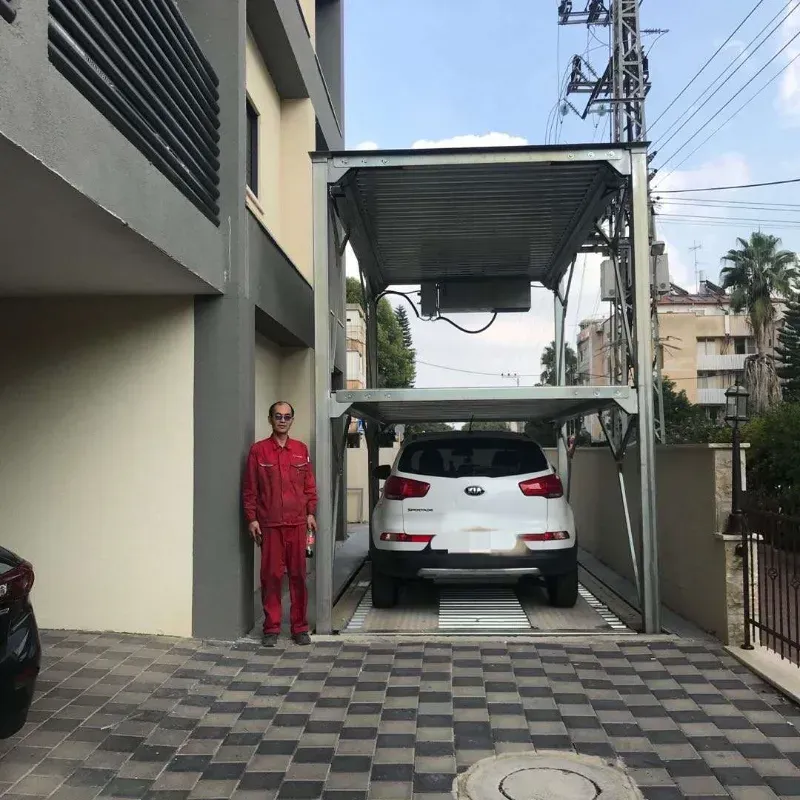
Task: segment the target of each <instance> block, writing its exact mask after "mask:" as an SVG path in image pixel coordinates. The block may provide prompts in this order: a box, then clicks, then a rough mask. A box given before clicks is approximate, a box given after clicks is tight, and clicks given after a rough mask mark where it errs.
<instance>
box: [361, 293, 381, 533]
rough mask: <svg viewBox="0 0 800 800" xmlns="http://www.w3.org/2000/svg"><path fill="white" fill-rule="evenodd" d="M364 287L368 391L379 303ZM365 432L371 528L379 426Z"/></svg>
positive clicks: (373, 382)
mask: <svg viewBox="0 0 800 800" xmlns="http://www.w3.org/2000/svg"><path fill="white" fill-rule="evenodd" d="M363 285H364V305H365V306H366V312H367V341H366V342H365V345H366V351H367V353H366V355H367V389H375V388H377V386H378V301H377V300H375V298H374V297H373V294H372V288H371V286H370V284H369V281H363ZM364 432H365V436H364V438H365V439H366V443H367V497H368V503H369V519H370V526H371V524H372V510H373V509H374V508H375V505H376V504H377V502H378V495H379V491H380V486H379V482H378V479H377V478H375V477H374V472H375V470H376V469H377V467H378V464H379V463H380V449H379V442H378V432H379V431H378V425H377V423H375V422H373V421H371V420H370V421H368V422H367V423H366V424H365V425H364Z"/></svg>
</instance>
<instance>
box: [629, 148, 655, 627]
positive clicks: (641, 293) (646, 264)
mask: <svg viewBox="0 0 800 800" xmlns="http://www.w3.org/2000/svg"><path fill="white" fill-rule="evenodd" d="M647 183H648V176H647V151H646V150H645V149H642V150H635V151H633V152H632V153H631V185H632V197H631V201H632V203H631V204H632V211H633V225H632V234H633V247H632V256H633V258H632V262H633V264H632V266H633V299H634V304H633V305H634V329H635V337H636V373H635V374H636V391H637V394H638V400H639V416H638V425H639V469H640V481H641V498H642V621H643V623H644V632H645V633H660V632H661V600H660V592H659V582H658V577H659V572H658V537H657V509H656V473H655V461H656V445H655V430H654V423H655V402H654V401H655V394H654V381H653V336H652V323H651V319H650V310H651V300H652V271H651V269H650V241H649V233H650V231H649V214H650V211H649V203H648V188H647Z"/></svg>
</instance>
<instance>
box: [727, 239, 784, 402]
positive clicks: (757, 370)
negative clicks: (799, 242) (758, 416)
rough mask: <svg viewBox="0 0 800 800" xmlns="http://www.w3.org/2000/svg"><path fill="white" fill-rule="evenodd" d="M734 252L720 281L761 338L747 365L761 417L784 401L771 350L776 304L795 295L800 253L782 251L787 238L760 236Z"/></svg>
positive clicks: (752, 397) (748, 381)
mask: <svg viewBox="0 0 800 800" xmlns="http://www.w3.org/2000/svg"><path fill="white" fill-rule="evenodd" d="M737 243H738V247H736V248H734V249H731V250H729V251H728V252H727V253H726V254H725V255H724V256H723V257H722V261H723V262H725V263H726V266H725V267H723V269H722V271H721V273H720V278H721V279H722V286H723V288H724V289H726V290H728V291H730V296H731V307H732V308H733V310H734V311H736V312H740V311H747V315H748V317H749V318H750V326H751V328H752V329H753V336H754V337H755V340H756V354H755V355H753V356H750V357H749V358H748V359H747V360H746V362H745V376H744V380H745V385H746V386H747V388H748V390H749V391H750V402H751V406H752V409H753V411H754V412H755V413H762V412H764V411H766V410H768V409H769V408H771V407H772V406H774V405H776V404H777V403H779V402H780V401H781V389H780V382H779V380H778V374H777V372H776V370H775V363H774V359H773V358H772V356H771V355H770V354H769V353H768V352H767V351H768V347H769V339H770V335H771V333H772V330H773V328H774V324H775V305H774V300H775V299H776V298H778V297H788V296H790V295H791V293H792V291H793V289H794V286H795V283H796V281H797V278H798V269H797V255H796V254H795V253H792V252H791V251H789V250H780V249H779V247H780V244H781V240H780V239H779V238H778V237H777V236H772V235H770V234H767V233H761V232H754V233H751V234H750V239H749V240H748V239H742V238H739V239H737Z"/></svg>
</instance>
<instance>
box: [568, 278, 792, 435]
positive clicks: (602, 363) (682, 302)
mask: <svg viewBox="0 0 800 800" xmlns="http://www.w3.org/2000/svg"><path fill="white" fill-rule="evenodd" d="M782 308H783V307H782V304H781V303H777V302H776V324H775V329H774V330H773V332H772V335H771V336H770V339H769V347H770V348H771V349H774V346H775V343H776V335H777V331H778V330H779V328H780V325H781V320H782ZM658 326H659V338H660V344H659V348H658V354H659V358H660V359H661V368H662V374H663V375H664V376H665V377H667V378H669V379H670V380H672V381H674V382H675V389H676V391H681V390H684V391H685V392H686V395H687V397H688V398H689V400H690V401H691V402H692V403H696V404H697V405H700V406H702V407H703V408H705V409H706V411H707V413H708V415H709V417H711V418H712V419H716V418H717V416H718V415H719V414H720V413H721V412H722V410H723V409H724V406H725V390H726V389H727V388H728V387H729V386H731V385H733V384H735V383H737V382H739V383H741V382H742V380H743V377H744V362H745V359H746V358H747V356H748V355H752V354H753V353H755V351H756V350H755V338H754V336H753V332H752V330H751V328H750V324H749V321H748V317H747V313H746V312H740V313H736V312H734V311H733V309H732V308H731V304H730V297H729V296H728V295H727V294H726V293H725V292H724V291H723V290H722V289H721V288H720V287H719V286H717V285H715V284H713V283H711V282H710V281H705V280H704V281H701V282H700V287H699V290H698V291H697V292H689V291H687V290H686V289H682V288H681V287H679V286H676V285H675V284H673V285H672V289H671V291H670V292H669V293H668V294H666V295H663V296H661V297H660V298H659V302H658ZM611 341H612V329H611V321H610V320H609V319H587V320H583V321H582V322H581V323H580V328H579V332H578V340H577V357H578V381H579V383H581V384H589V385H599V386H605V385H608V384H609V382H610V375H611V371H612V358H611ZM587 429H589V430H590V432H591V433H592V436H593V438H598V439H599V438H600V437H601V436H602V432H601V430H600V427H599V425H598V424H597V423H596V422H594V421H592V423H591V424H590V422H589V421H588V420H587Z"/></svg>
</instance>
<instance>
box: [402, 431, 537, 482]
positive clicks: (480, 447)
mask: <svg viewBox="0 0 800 800" xmlns="http://www.w3.org/2000/svg"><path fill="white" fill-rule="evenodd" d="M547 466H548V464H547V458H546V457H545V455H544V453H543V452H542V450H541V448H540V447H539V445H537V444H535V443H534V442H527V441H524V440H518V439H510V438H509V439H506V438H499V437H491V436H481V435H479V434H476V435H475V436H474V437H458V438H450V439H447V438H442V439H432V440H430V441H420V442H414V443H412V444H410V445H409V446H408V447H407V448H406V449H405V450H404V451H403V455H402V456H400V463H399V464H398V467H397V469H398V472H406V473H410V474H411V475H430V476H432V477H438V478H478V477H483V478H505V477H509V476H511V475H527V474H529V473H532V472H543V471H544V470H546V469H547Z"/></svg>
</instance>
